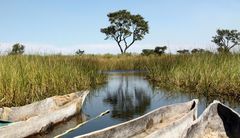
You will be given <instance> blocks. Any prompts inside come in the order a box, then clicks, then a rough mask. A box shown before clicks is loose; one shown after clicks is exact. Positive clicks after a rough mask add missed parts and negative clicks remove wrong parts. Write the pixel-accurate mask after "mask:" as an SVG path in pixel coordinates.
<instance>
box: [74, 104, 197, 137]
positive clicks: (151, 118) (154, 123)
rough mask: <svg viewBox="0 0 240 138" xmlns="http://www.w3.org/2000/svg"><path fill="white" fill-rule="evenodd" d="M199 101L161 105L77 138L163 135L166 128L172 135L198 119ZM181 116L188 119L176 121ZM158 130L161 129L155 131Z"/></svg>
mask: <svg viewBox="0 0 240 138" xmlns="http://www.w3.org/2000/svg"><path fill="white" fill-rule="evenodd" d="M197 103H198V100H193V101H190V102H186V103H180V104H174V105H169V106H164V107H160V108H158V109H155V110H153V111H151V112H149V113H147V114H145V115H143V116H140V117H138V118H136V119H133V120H130V121H127V122H124V123H121V124H118V125H114V126H111V127H108V128H105V129H102V130H98V131H94V132H91V133H88V134H84V135H81V136H78V137H77V138H89V137H91V138H106V137H111V138H120V137H146V136H149V135H152V136H153V137H154V135H158V136H159V135H163V133H165V132H167V131H166V130H171V131H169V133H168V135H171V134H172V133H171V132H172V131H175V130H176V131H178V130H181V129H186V127H187V126H189V125H190V124H192V122H193V121H194V120H195V119H196V114H197V113H196V111H197V110H196V107H197ZM187 115H189V116H187ZM184 117H185V118H184ZM181 118H184V119H183V120H186V122H181V121H182V120H181V121H179V122H177V121H176V120H180V119H181ZM173 124H177V125H179V126H180V127H181V128H180V129H178V128H177V129H176V128H175V126H174V125H173ZM169 126H171V127H169ZM157 130H161V131H158V132H155V131H157ZM182 131H183V130H182ZM179 132H180V131H179ZM176 133H178V132H176ZM176 133H175V134H176ZM163 136H166V135H163Z"/></svg>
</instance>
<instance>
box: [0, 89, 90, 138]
mask: <svg viewBox="0 0 240 138" xmlns="http://www.w3.org/2000/svg"><path fill="white" fill-rule="evenodd" d="M87 94H88V91H82V92H76V93H71V94H67V95H63V96H53V97H50V98H47V99H45V100H42V101H39V102H35V103H32V104H28V105H25V106H21V107H11V108H7V107H4V108H0V120H2V121H10V122H13V123H10V124H8V125H5V126H2V127H0V138H2V137H4V138H19V137H27V136H31V135H33V134H37V133H41V132H44V131H45V130H47V129H48V128H49V127H50V126H53V125H54V124H57V123H60V122H62V121H64V120H66V119H68V118H70V117H72V116H74V115H75V114H78V113H80V111H81V108H82V105H83V102H84V100H85V98H86V96H87Z"/></svg>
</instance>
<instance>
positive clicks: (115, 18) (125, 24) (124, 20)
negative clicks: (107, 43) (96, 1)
mask: <svg viewBox="0 0 240 138" xmlns="http://www.w3.org/2000/svg"><path fill="white" fill-rule="evenodd" d="M107 16H108V18H109V22H110V24H111V25H110V26H108V27H106V28H102V29H101V32H102V33H104V34H105V35H106V39H109V38H111V39H113V40H115V41H116V42H117V44H118V47H119V49H120V51H121V53H122V54H123V53H126V52H127V49H128V48H130V47H131V46H132V45H133V44H134V43H135V42H136V41H140V40H142V39H143V38H144V36H145V35H146V34H147V33H149V27H148V22H147V21H145V20H144V18H143V17H142V16H141V15H139V14H137V15H132V14H131V13H130V12H129V11H127V10H119V11H117V12H112V13H109V14H108V15H107Z"/></svg>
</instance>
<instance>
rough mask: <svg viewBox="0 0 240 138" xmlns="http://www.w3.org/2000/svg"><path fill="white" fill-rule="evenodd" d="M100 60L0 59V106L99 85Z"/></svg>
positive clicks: (30, 57) (47, 57)
mask: <svg viewBox="0 0 240 138" xmlns="http://www.w3.org/2000/svg"><path fill="white" fill-rule="evenodd" d="M99 65H100V63H99V61H98V60H97V59H96V58H95V57H91V58H90V57H79V56H20V55H11V56H1V57H0V106H18V105H24V104H27V103H31V102H33V101H37V100H41V99H44V98H46V97H50V96H53V95H59V94H65V93H71V92H75V91H78V90H84V89H89V88H90V86H91V85H94V84H98V83H102V82H104V81H105V76H104V75H102V74H99V73H98V72H99V70H100V68H99Z"/></svg>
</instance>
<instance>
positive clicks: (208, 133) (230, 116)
mask: <svg viewBox="0 0 240 138" xmlns="http://www.w3.org/2000/svg"><path fill="white" fill-rule="evenodd" d="M202 137H204V138H227V137H230V138H240V116H239V114H238V113H237V112H235V111H234V110H232V109H231V108H229V107H227V106H226V105H224V104H222V103H220V102H219V101H214V102H213V103H211V104H210V105H209V106H208V107H207V108H206V109H205V111H204V112H203V114H202V115H201V116H200V117H199V118H198V119H197V120H196V121H194V123H193V124H192V125H191V126H190V127H189V128H188V129H187V130H186V131H185V132H184V133H183V135H182V138H202Z"/></svg>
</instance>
